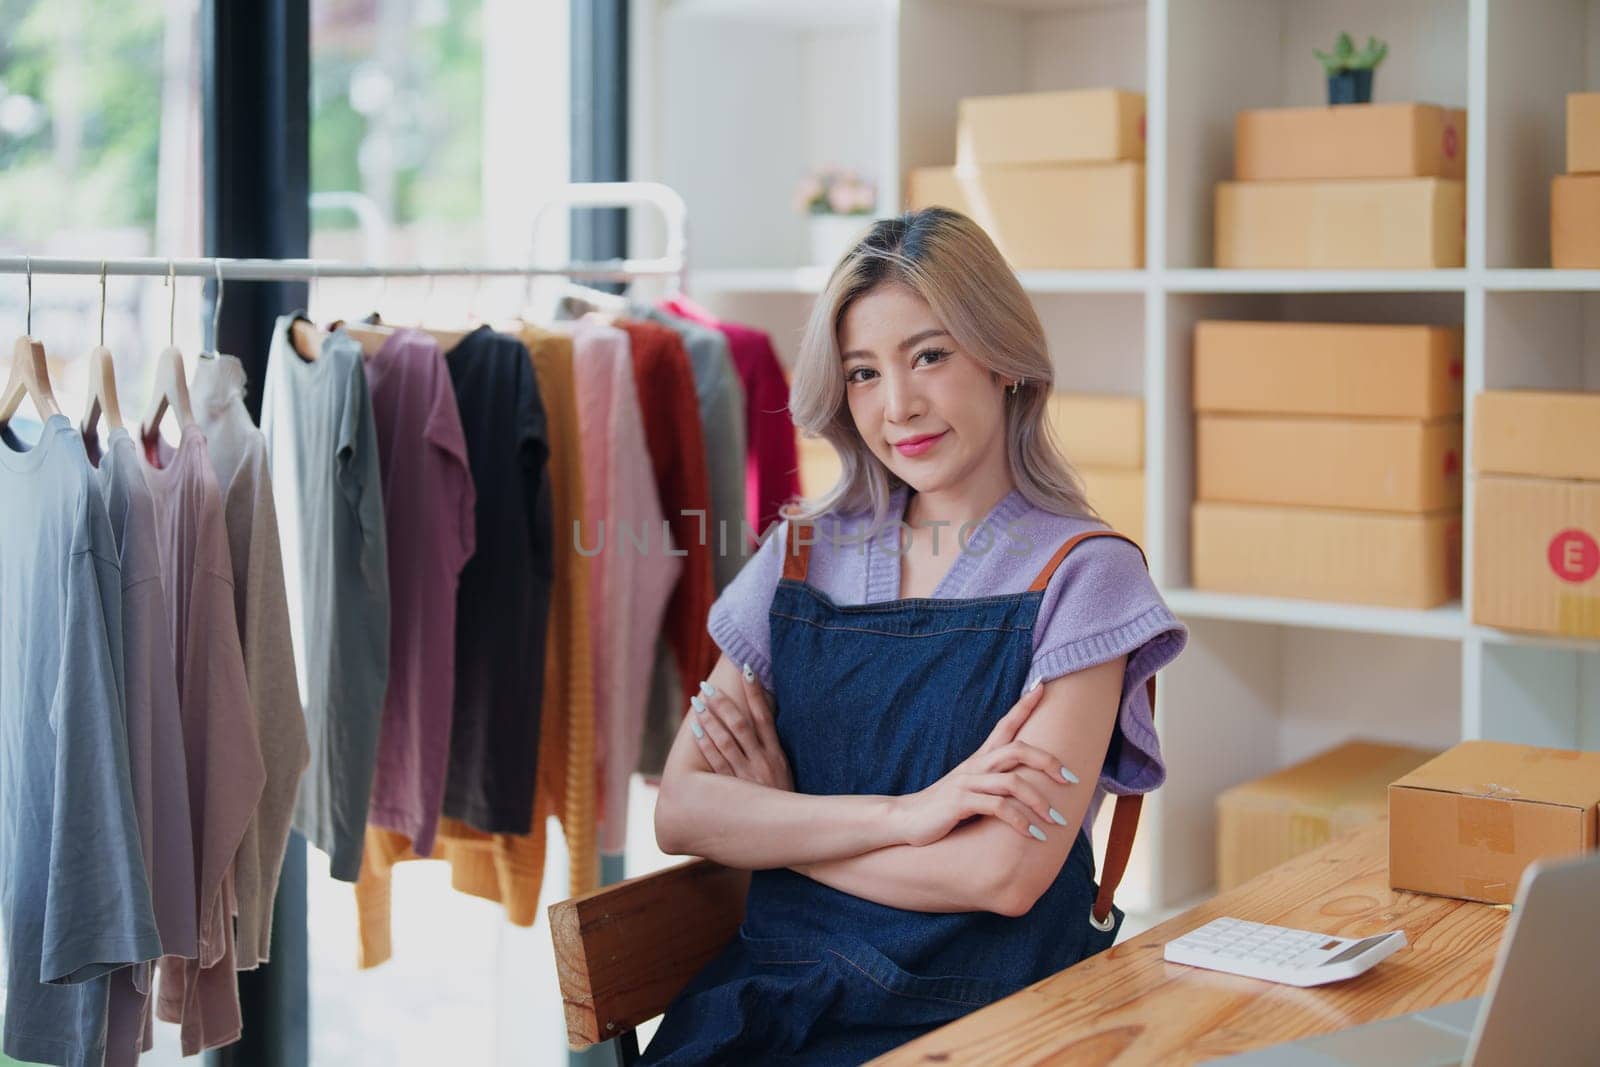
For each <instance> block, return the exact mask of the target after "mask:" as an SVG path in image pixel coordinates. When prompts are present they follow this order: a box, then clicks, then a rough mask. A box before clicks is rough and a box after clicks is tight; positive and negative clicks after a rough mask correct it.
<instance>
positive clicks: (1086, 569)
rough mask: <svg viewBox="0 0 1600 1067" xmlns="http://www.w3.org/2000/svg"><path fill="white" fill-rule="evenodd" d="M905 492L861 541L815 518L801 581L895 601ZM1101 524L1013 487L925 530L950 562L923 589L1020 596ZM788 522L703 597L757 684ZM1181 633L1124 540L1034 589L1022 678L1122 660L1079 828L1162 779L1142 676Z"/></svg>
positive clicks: (1173, 650) (856, 530)
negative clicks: (982, 510) (958, 518)
mask: <svg viewBox="0 0 1600 1067" xmlns="http://www.w3.org/2000/svg"><path fill="white" fill-rule="evenodd" d="M908 495H909V494H908V492H907V490H906V488H905V487H904V486H900V487H898V488H896V489H895V490H894V491H893V492H892V493H891V495H890V499H889V511H888V516H887V519H886V521H885V524H884V526H883V527H882V528H881V529H879V531H878V532H877V534H876V535H875V536H873V537H871V538H867V537H865V536H864V535H865V533H866V532H867V530H868V529H869V527H870V523H871V516H870V515H851V516H840V515H832V514H830V515H825V516H823V517H822V518H820V519H819V520H817V532H816V538H815V544H814V546H813V547H812V549H811V564H810V569H809V571H808V573H807V582H808V584H810V585H811V586H813V587H814V588H816V589H817V590H819V591H820V592H822V593H824V594H826V595H827V596H828V597H829V598H831V599H832V600H833V601H834V602H835V603H837V604H841V605H850V604H881V603H885V602H887V601H891V600H895V599H897V598H898V597H899V596H900V554H899V552H898V544H899V540H898V539H899V536H900V532H901V528H900V526H899V525H898V523H899V522H900V521H901V519H902V517H903V516H904V514H905V507H906V500H907V497H908ZM1104 528H1105V527H1104V524H1102V523H1100V522H1097V521H1094V520H1092V519H1082V518H1070V517H1067V516H1064V515H1056V514H1052V513H1051V512H1048V511H1044V510H1043V509H1041V508H1037V507H1035V506H1033V505H1032V504H1030V503H1029V502H1028V501H1027V499H1026V498H1024V497H1023V496H1022V494H1021V493H1020V492H1019V491H1016V490H1013V491H1012V492H1011V493H1010V494H1009V495H1007V496H1006V497H1005V498H1004V499H1003V500H1001V501H1000V503H998V504H996V505H995V507H994V509H993V510H992V511H990V513H989V514H988V516H987V517H986V518H985V519H984V520H983V522H982V523H980V524H977V525H976V526H974V527H973V528H972V529H970V530H968V531H965V536H962V537H960V539H959V542H958V534H960V533H962V531H960V530H958V528H956V527H945V528H941V529H939V530H937V531H936V532H937V533H938V534H939V540H938V542H937V545H938V554H939V556H940V557H941V558H944V559H948V560H950V565H949V570H948V571H947V573H946V574H945V576H944V578H943V579H942V580H941V581H940V582H939V585H938V586H937V587H936V588H935V589H934V591H933V593H932V597H933V598H935V599H941V600H944V599H949V600H959V599H963V598H968V597H977V596H998V595H1003V594H1007V593H1021V592H1025V591H1026V590H1027V588H1028V586H1029V585H1031V584H1032V583H1033V580H1034V579H1035V578H1037V577H1038V576H1039V572H1040V571H1042V570H1043V569H1044V567H1045V564H1047V563H1048V562H1049V561H1050V557H1051V556H1052V555H1054V554H1055V551H1056V550H1057V549H1058V548H1060V547H1061V546H1062V544H1064V543H1065V542H1066V541H1067V540H1068V539H1069V538H1071V537H1073V536H1075V535H1077V534H1080V533H1083V532H1084V531H1086V530H1099V529H1104ZM788 529H789V524H788V523H787V522H784V523H782V524H780V525H779V526H778V527H777V528H776V529H775V530H774V531H773V532H772V533H771V534H770V535H769V536H768V537H767V539H766V540H765V541H764V542H763V543H762V545H761V548H760V550H759V551H757V552H756V554H755V555H754V556H752V557H751V558H750V561H749V562H748V563H746V564H745V567H744V569H743V570H742V571H740V572H739V575H738V577H737V578H735V579H734V580H733V583H732V584H730V585H729V586H728V587H727V588H726V589H725V590H723V592H722V595H721V596H719V597H718V598H717V601H716V603H715V604H713V605H712V607H711V616H710V621H709V623H708V627H709V629H710V632H711V637H712V639H713V640H715V641H716V642H717V644H718V645H719V646H720V647H721V648H722V651H723V652H725V653H726V654H727V655H728V658H729V659H731V660H733V662H735V663H749V664H750V666H751V668H752V669H753V670H754V671H756V673H757V674H758V675H759V676H760V678H761V683H762V685H764V686H766V687H767V689H768V690H771V689H772V687H773V681H772V652H771V650H772V643H771V642H772V631H771V628H770V625H769V622H768V618H767V612H768V610H769V609H770V608H771V607H772V596H773V593H774V591H775V590H776V589H777V587H778V579H779V577H780V576H781V574H782V563H783V556H782V551H783V544H784V543H786V540H787V536H788ZM962 544H964V545H965V546H966V547H965V548H962V547H961V545H962ZM1187 641H1188V630H1187V629H1186V628H1185V627H1184V625H1183V624H1182V623H1181V622H1179V621H1178V620H1177V618H1175V617H1174V616H1173V614H1172V612H1171V611H1169V610H1168V609H1167V605H1166V603H1165V602H1163V601H1162V599H1161V594H1160V593H1159V592H1157V591H1156V587H1155V583H1154V582H1153V581H1152V580H1151V579H1150V575H1149V572H1148V571H1147V570H1146V569H1145V564H1144V560H1143V559H1142V558H1141V556H1140V554H1139V551H1138V550H1137V549H1136V548H1134V547H1133V546H1132V545H1130V544H1128V543H1127V542H1125V541H1116V540H1112V539H1110V538H1095V539H1094V540H1091V541H1087V542H1085V543H1083V544H1081V545H1079V546H1078V547H1077V548H1075V549H1073V551H1072V554H1071V555H1069V556H1068V557H1067V558H1066V560H1065V561H1063V562H1062V564H1061V566H1060V567H1058V568H1057V569H1056V572H1055V575H1054V577H1052V578H1051V580H1050V584H1049V585H1048V586H1047V587H1046V589H1045V594H1044V600H1043V601H1042V602H1041V603H1040V605H1039V615H1038V619H1037V621H1036V622H1035V624H1034V628H1033V661H1032V663H1031V664H1030V665H1029V668H1028V684H1031V683H1032V681H1033V680H1034V679H1035V678H1038V679H1042V680H1043V681H1050V680H1051V679H1052V678H1059V677H1060V676H1061V675H1064V674H1071V673H1073V672H1074V671H1081V670H1084V669H1085V668H1088V667H1093V666H1095V665H1097V664H1100V663H1105V662H1106V661H1108V660H1113V659H1116V658H1117V657H1119V656H1123V655H1126V656H1127V657H1128V666H1127V670H1126V673H1125V674H1124V677H1123V682H1122V705H1121V709H1120V710H1119V712H1118V715H1117V730H1116V732H1115V733H1114V734H1113V735H1112V738H1111V744H1110V746H1109V747H1108V749H1107V751H1106V762H1105V766H1104V767H1103V769H1102V770H1101V773H1100V787H1099V789H1097V790H1096V791H1095V798H1094V801H1093V802H1092V803H1091V804H1090V805H1089V810H1088V813H1087V817H1086V818H1085V820H1084V825H1085V826H1086V827H1087V826H1091V825H1092V824H1093V822H1094V818H1095V815H1096V814H1097V813H1098V811H1099V807H1100V801H1101V799H1102V794H1103V793H1108V792H1109V793H1148V792H1149V791H1151V790H1152V789H1155V788H1156V787H1157V786H1159V785H1160V784H1161V783H1162V782H1163V781H1165V780H1166V776H1167V771H1166V765H1165V764H1164V763H1163V762H1162V760H1161V746H1160V744H1159V742H1158V741H1157V740H1156V731H1155V721H1154V718H1153V710H1152V709H1151V707H1150V702H1149V700H1148V698H1147V697H1146V695H1145V682H1146V680H1148V679H1149V678H1150V676H1151V675H1153V674H1155V672H1156V671H1158V670H1160V669H1161V668H1162V667H1165V666H1166V665H1167V664H1169V663H1171V662H1172V661H1173V660H1174V659H1176V658H1177V656H1178V653H1179V652H1181V651H1183V646H1184V644H1185V643H1186V642H1187Z"/></svg>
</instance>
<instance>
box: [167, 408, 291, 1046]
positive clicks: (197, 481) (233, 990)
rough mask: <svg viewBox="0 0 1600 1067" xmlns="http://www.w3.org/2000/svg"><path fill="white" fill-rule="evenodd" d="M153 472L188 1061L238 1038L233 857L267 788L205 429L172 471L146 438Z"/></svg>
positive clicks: (170, 966) (171, 967) (184, 444)
mask: <svg viewBox="0 0 1600 1067" xmlns="http://www.w3.org/2000/svg"><path fill="white" fill-rule="evenodd" d="M143 444H144V449H143V453H142V455H143V460H144V476H145V481H146V482H147V483H148V484H149V486H150V495H151V497H152V499H153V500H154V501H155V517H156V539H157V544H158V546H159V551H160V553H161V575H162V583H163V589H164V590H165V592H166V597H167V616H168V619H167V621H168V625H169V629H170V632H171V634H172V651H173V661H174V662H175V663H176V664H177V667H178V703H179V707H180V708H181V709H182V712H183V738H184V748H185V757H186V763H187V768H188V776H189V810H190V826H191V829H192V833H193V841H194V851H195V867H196V872H197V874H196V879H195V883H196V890H197V901H196V905H197V908H198V915H199V934H200V944H199V949H200V952H199V958H198V959H195V960H190V959H182V958H179V957H176V956H164V957H163V958H162V960H161V989H160V995H159V997H158V998H157V1001H156V1016H157V1018H160V1019H162V1020H164V1021H166V1022H175V1023H181V1024H182V1045H183V1050H184V1055H194V1054H195V1053H198V1052H200V1051H202V1050H204V1049H207V1048H216V1047H218V1046H219V1045H225V1044H228V1043H230V1042H232V1041H236V1040H238V1037H239V1034H240V1032H241V1030H242V1020H241V1018H240V1012H239V989H238V979H237V977H236V957H235V946H234V916H235V915H236V914H237V910H238V904H237V887H236V884H235V880H234V876H233V866H234V861H235V859H236V857H237V855H238V851H239V846H240V844H241V842H242V841H243V840H244V837H245V831H246V830H247V828H248V827H249V825H250V823H251V821H252V820H253V819H254V818H255V813H256V807H257V805H258V804H259V802H260V800H261V790H262V788H263V786H264V785H265V783H266V768H265V766H264V765H263V762H262V758H261V747H260V743H259V741H258V740H257V738H256V719H255V713H254V711H253V709H252V707H251V704H250V687H249V682H248V680H247V678H246V676H245V666H244V650H243V648H242V647H241V645H240V643H239V629H238V621H237V618H236V616H235V614H234V595H233V561H232V558H231V556H230V553H229V551H228V532H227V526H226V521H225V519H224V517H223V511H222V494H221V492H220V490H219V489H218V487H217V476H216V471H215V469H214V468H213V467H212V466H211V458H210V456H209V454H208V452H207V446H206V439H205V433H204V431H202V430H200V429H199V428H198V427H197V426H192V427H187V428H185V429H184V431H183V437H182V439H181V440H180V441H179V443H178V447H177V449H176V450H175V451H170V452H169V454H168V455H167V457H166V463H165V464H164V465H162V463H161V460H162V454H161V448H160V439H159V438H152V437H146V438H145V440H144V442H143Z"/></svg>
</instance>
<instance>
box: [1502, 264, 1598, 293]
mask: <svg viewBox="0 0 1600 1067" xmlns="http://www.w3.org/2000/svg"><path fill="white" fill-rule="evenodd" d="M1484 287H1485V288H1487V289H1491V290H1494V289H1499V290H1505V291H1508V292H1538V293H1587V292H1600V270H1538V269H1533V270H1490V271H1485V272H1484Z"/></svg>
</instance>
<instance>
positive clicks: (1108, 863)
mask: <svg viewBox="0 0 1600 1067" xmlns="http://www.w3.org/2000/svg"><path fill="white" fill-rule="evenodd" d="M1095 537H1115V538H1116V539H1117V540H1119V541H1126V542H1128V544H1130V545H1132V546H1133V547H1134V548H1138V549H1139V557H1140V558H1141V559H1144V549H1142V548H1139V543H1138V542H1137V541H1134V540H1133V539H1132V538H1130V537H1124V536H1123V535H1122V534H1119V533H1116V532H1114V531H1112V530H1089V531H1087V532H1086V533H1081V534H1078V535H1077V536H1076V537H1072V538H1069V539H1068V540H1067V543H1066V544H1064V545H1062V546H1061V547H1060V548H1059V549H1057V550H1056V554H1055V555H1054V556H1051V557H1050V562H1049V563H1046V564H1045V565H1044V569H1043V570H1041V571H1040V572H1039V576H1038V577H1037V578H1035V579H1034V580H1033V584H1032V585H1031V586H1029V587H1028V589H1029V591H1030V592H1033V591H1042V590H1043V589H1044V588H1045V587H1046V586H1048V585H1049V584H1050V579H1051V578H1052V577H1054V576H1055V573H1056V568H1057V567H1060V566H1061V563H1062V561H1063V560H1065V559H1066V558H1067V556H1068V555H1069V554H1070V553H1071V552H1072V550H1073V549H1074V548H1077V547H1078V546H1079V545H1080V544H1082V543H1083V542H1085V541H1087V540H1090V539H1091V538H1095ZM1145 565H1146V566H1147V567H1148V566H1149V560H1148V559H1146V560H1145ZM1145 693H1146V694H1147V695H1148V696H1149V698H1150V714H1151V716H1152V717H1153V716H1154V715H1155V713H1156V679H1155V675H1151V676H1150V678H1149V679H1148V680H1146V682H1145ZM1143 805H1144V797H1143V796H1141V795H1140V794H1137V793H1135V794H1131V795H1128V796H1119V797H1117V806H1116V809H1115V810H1114V811H1113V812H1112V813H1111V838H1110V840H1109V841H1107V842H1106V858H1105V862H1104V863H1103V864H1102V865H1101V868H1100V892H1099V894H1098V895H1097V896H1096V897H1095V900H1094V907H1093V908H1092V909H1091V910H1090V912H1089V916H1090V918H1091V919H1092V920H1093V921H1094V923H1095V925H1096V927H1097V928H1099V929H1101V930H1109V929H1111V905H1112V903H1113V899H1114V898H1115V897H1116V895H1117V886H1118V885H1120V884H1121V882H1122V876H1123V874H1124V873H1126V871H1127V869H1128V857H1129V856H1130V855H1131V854H1132V853H1133V835H1134V833H1135V831H1137V830H1138V829H1139V809H1140V808H1141V807H1142V806H1143Z"/></svg>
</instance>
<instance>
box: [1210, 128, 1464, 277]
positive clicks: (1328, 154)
mask: <svg viewBox="0 0 1600 1067" xmlns="http://www.w3.org/2000/svg"><path fill="white" fill-rule="evenodd" d="M1466 134H1467V121H1466V112H1464V111H1454V110H1449V109H1446V108H1442V107H1435V106H1433V105H1431V104H1341V105H1339V106H1336V107H1307V108H1274V109H1270V110H1260V111H1242V112H1240V113H1239V114H1238V116H1237V117H1236V120H1235V123H1234V145H1233V152H1234V169H1233V173H1234V178H1235V180H1234V181H1231V182H1219V183H1218V184H1217V200H1216V220H1215V221H1216V234H1215V236H1216V265H1217V266H1219V267H1243V268H1287V269H1302V268H1343V269H1409V268H1433V267H1460V266H1462V265H1463V264H1464V263H1465V262H1466V220H1467V198H1466V189H1465V185H1464V182H1463V179H1464V177H1465V176H1466V158H1467V153H1466Z"/></svg>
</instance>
